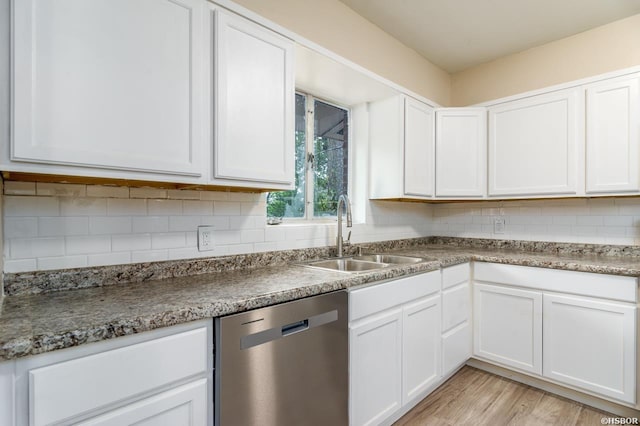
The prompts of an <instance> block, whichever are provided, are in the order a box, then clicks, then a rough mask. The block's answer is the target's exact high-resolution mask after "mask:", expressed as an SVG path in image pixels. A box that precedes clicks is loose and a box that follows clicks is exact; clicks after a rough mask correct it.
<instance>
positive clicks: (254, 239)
mask: <svg viewBox="0 0 640 426" xmlns="http://www.w3.org/2000/svg"><path fill="white" fill-rule="evenodd" d="M240 241H241V242H242V243H259V242H264V229H245V230H242V231H240Z"/></svg>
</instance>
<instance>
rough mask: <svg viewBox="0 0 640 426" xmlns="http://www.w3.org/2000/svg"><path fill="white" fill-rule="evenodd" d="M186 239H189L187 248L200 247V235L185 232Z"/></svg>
mask: <svg viewBox="0 0 640 426" xmlns="http://www.w3.org/2000/svg"><path fill="white" fill-rule="evenodd" d="M184 235H185V237H186V238H187V242H186V245H187V247H198V233H197V232H195V231H193V232H191V231H190V232H185V233H184Z"/></svg>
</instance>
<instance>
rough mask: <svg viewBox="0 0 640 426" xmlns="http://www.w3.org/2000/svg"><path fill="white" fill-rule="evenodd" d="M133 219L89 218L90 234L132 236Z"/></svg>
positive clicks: (125, 217)
mask: <svg viewBox="0 0 640 426" xmlns="http://www.w3.org/2000/svg"><path fill="white" fill-rule="evenodd" d="M131 223H132V220H131V217H127V216H122V217H109V216H97V217H91V218H89V233H90V234H92V235H98V234H130V233H131V231H132V225H131Z"/></svg>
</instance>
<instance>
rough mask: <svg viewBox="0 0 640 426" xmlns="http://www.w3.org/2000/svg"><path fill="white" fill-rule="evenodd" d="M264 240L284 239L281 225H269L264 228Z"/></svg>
mask: <svg viewBox="0 0 640 426" xmlns="http://www.w3.org/2000/svg"><path fill="white" fill-rule="evenodd" d="M264 239H265V241H284V239H285V230H284V228H283V227H282V226H280V225H278V226H269V225H267V227H266V228H265V229H264Z"/></svg>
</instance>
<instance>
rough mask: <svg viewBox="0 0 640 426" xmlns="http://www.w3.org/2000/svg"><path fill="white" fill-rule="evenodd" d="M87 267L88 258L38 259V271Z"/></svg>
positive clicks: (61, 257)
mask: <svg viewBox="0 0 640 426" xmlns="http://www.w3.org/2000/svg"><path fill="white" fill-rule="evenodd" d="M86 266H87V256H82V255H80V256H60V257H43V258H38V270H40V271H43V270H51V269H69V268H83V267H86Z"/></svg>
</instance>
